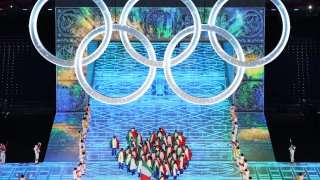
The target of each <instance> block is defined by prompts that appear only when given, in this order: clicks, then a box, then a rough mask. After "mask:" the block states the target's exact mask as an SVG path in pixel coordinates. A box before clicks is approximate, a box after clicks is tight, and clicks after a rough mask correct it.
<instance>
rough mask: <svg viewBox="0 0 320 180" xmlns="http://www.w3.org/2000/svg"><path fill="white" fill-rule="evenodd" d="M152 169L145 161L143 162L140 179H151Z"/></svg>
mask: <svg viewBox="0 0 320 180" xmlns="http://www.w3.org/2000/svg"><path fill="white" fill-rule="evenodd" d="M151 175H152V170H151V168H150V167H149V166H148V165H147V163H145V162H143V164H142V168H141V175H140V180H151Z"/></svg>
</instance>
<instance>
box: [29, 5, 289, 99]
mask: <svg viewBox="0 0 320 180" xmlns="http://www.w3.org/2000/svg"><path fill="white" fill-rule="evenodd" d="M47 1H48V0H38V2H37V3H36V5H35V7H34V8H33V9H32V12H31V16H30V21H29V31H30V36H31V39H32V42H33V44H34V46H35V47H36V49H37V50H38V52H39V53H40V54H41V55H42V56H43V57H44V58H45V59H47V60H48V61H50V62H52V63H54V64H56V65H58V66H62V67H70V68H73V67H74V68H75V72H76V76H77V78H78V80H79V83H80V85H81V86H82V88H83V89H84V90H85V91H86V92H87V93H88V94H89V95H90V96H91V97H93V98H94V99H96V100H98V101H101V102H103V103H107V104H116V105H119V104H126V103H130V102H133V101H135V100H137V99H138V98H139V97H141V96H142V95H143V94H144V93H145V92H146V91H147V90H148V89H149V88H150V86H151V84H152V82H153V80H154V78H155V75H156V70H157V68H163V69H164V74H165V78H166V80H167V82H168V84H169V86H170V87H171V89H172V90H173V91H174V92H175V93H176V94H177V96H179V97H180V98H182V99H184V100H186V101H188V102H190V103H194V104H200V105H208V104H215V103H218V102H221V101H223V100H225V99H226V98H228V97H229V96H230V95H231V94H233V93H234V92H235V91H236V89H237V88H238V87H239V85H240V83H241V80H242V78H243V76H244V70H245V68H253V67H259V66H263V65H265V64H267V63H270V62H271V61H273V60H274V59H275V58H276V57H277V56H279V54H280V53H281V52H282V51H283V49H284V47H285V45H286V43H287V42H288V38H289V34H290V20H289V15H288V12H287V10H286V9H285V7H284V5H283V4H282V2H281V1H280V0H271V1H272V2H273V3H274V4H275V5H276V7H277V8H278V10H279V12H280V15H281V18H282V23H283V30H282V35H281V38H280V41H279V43H278V45H277V46H276V48H275V49H274V50H273V51H272V52H271V53H270V54H268V55H267V56H265V57H263V58H261V59H259V60H255V61H245V56H244V52H243V50H242V48H241V46H240V44H239V42H238V41H237V39H236V38H235V37H234V36H233V35H232V34H230V33H229V32H227V31H226V30H224V29H222V28H220V27H217V26H214V24H215V21H216V18H217V15H218V12H219V11H220V10H221V8H222V6H223V5H224V4H225V3H226V2H227V1H228V0H218V1H217V3H216V4H215V5H214V7H213V9H212V11H211V13H210V16H209V23H208V24H201V22H200V15H199V13H198V10H197V8H196V6H195V5H194V4H193V2H192V1H191V0H181V1H182V2H183V3H184V4H185V5H186V6H187V8H188V9H189V11H190V12H191V15H192V18H193V23H194V24H193V26H190V27H188V28H185V29H183V30H182V31H180V32H179V33H178V34H177V35H176V36H175V37H173V38H172V40H171V41H170V42H169V45H168V47H167V48H166V51H165V53H164V57H163V60H162V61H158V60H157V59H156V53H155V50H154V48H153V46H152V44H151V42H150V41H149V40H148V38H147V37H146V36H145V35H143V34H142V33H141V32H139V31H138V30H137V29H135V28H133V27H131V26H127V25H126V20H127V18H128V15H129V12H130V10H131V9H132V7H133V6H134V5H135V4H136V3H137V2H138V0H129V1H128V2H127V4H126V5H125V7H124V9H123V11H122V13H121V17H120V24H119V25H118V24H112V20H111V15H110V12H109V10H108V8H107V6H106V5H105V3H104V2H103V0H93V1H94V2H95V3H96V5H97V6H98V8H99V9H100V10H101V12H102V15H103V19H104V22H105V25H104V26H101V27H98V28H96V29H94V30H93V31H91V32H90V33H89V34H88V35H87V36H86V37H85V38H84V39H83V40H82V42H81V43H80V45H79V47H78V49H77V52H76V56H75V61H67V60H63V59H60V58H57V57H56V56H54V55H52V54H51V53H50V52H48V51H47V50H46V49H45V47H44V46H43V45H42V43H41V41H40V39H39V36H38V32H37V19H38V16H39V12H40V10H41V8H42V7H43V5H44V4H45V3H46V2H47ZM115 30H116V31H119V32H120V38H121V41H122V43H123V45H124V47H125V49H126V50H127V52H128V53H129V54H130V55H131V56H132V57H133V58H134V59H135V60H137V61H139V62H140V63H142V64H144V65H146V66H148V67H149V73H148V76H147V78H146V80H145V82H144V83H143V84H142V86H141V87H140V88H139V89H138V90H136V91H135V92H134V93H132V94H130V95H128V96H125V97H120V98H113V97H108V96H104V95H102V94H100V93H98V92H97V91H95V90H94V89H93V88H92V87H91V86H90V85H89V84H88V82H87V80H86V77H85V76H84V73H83V69H82V67H83V66H84V65H87V64H89V63H91V62H93V61H95V60H97V59H98V58H99V57H100V56H101V55H102V54H103V52H104V51H105V50H106V49H107V47H108V44H109V42H110V39H111V35H112V31H115ZM201 31H208V33H209V39H210V42H211V44H212V47H213V48H214V50H215V51H216V52H217V54H218V55H219V56H220V57H221V58H222V59H223V60H225V61H227V62H228V63H230V64H232V65H235V66H236V67H237V72H236V76H235V77H234V79H233V81H232V83H231V84H230V86H229V87H228V88H226V89H225V90H224V91H223V92H222V93H220V94H219V95H216V96H214V97H208V98H198V97H195V96H192V95H190V94H188V93H186V92H184V91H183V90H182V89H180V87H179V86H178V85H177V84H176V82H175V80H174V78H173V76H172V73H171V67H172V66H175V65H177V64H179V63H181V62H182V61H184V60H186V59H187V58H188V57H189V56H190V55H191V54H192V52H193V51H194V50H195V48H196V46H197V44H198V42H199V39H200V35H201ZM103 33H104V37H103V40H102V42H101V44H100V46H99V47H98V48H97V50H96V51H95V52H94V53H93V54H91V55H90V56H88V57H85V58H82V57H83V54H84V52H85V49H86V48H87V46H88V44H89V43H90V41H92V40H93V39H94V38H95V37H96V36H98V35H100V34H103ZM127 33H129V34H131V35H133V36H134V37H135V38H137V39H138V40H139V41H141V42H142V44H143V45H144V46H145V48H146V49H147V53H148V58H146V57H144V56H142V55H141V54H139V53H138V52H137V51H136V50H135V49H134V48H133V46H132V45H131V43H130V40H129V38H128V35H127ZM216 33H217V34H218V35H220V36H222V37H223V38H225V39H226V40H227V41H229V42H230V44H231V45H232V46H233V47H234V49H235V53H236V55H237V58H234V57H232V56H230V55H228V54H227V53H226V52H225V51H224V50H223V49H222V48H221V46H220V45H219V43H218V40H217V37H216ZM190 34H193V37H192V39H191V41H190V44H189V45H188V46H187V48H186V49H185V50H184V51H183V52H182V53H181V54H179V55H178V56H176V57H175V58H172V53H173V51H174V48H175V47H176V45H177V44H178V43H179V42H180V41H181V40H182V39H183V38H185V37H186V36H188V35H190Z"/></svg>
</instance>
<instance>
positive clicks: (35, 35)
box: [29, 0, 112, 68]
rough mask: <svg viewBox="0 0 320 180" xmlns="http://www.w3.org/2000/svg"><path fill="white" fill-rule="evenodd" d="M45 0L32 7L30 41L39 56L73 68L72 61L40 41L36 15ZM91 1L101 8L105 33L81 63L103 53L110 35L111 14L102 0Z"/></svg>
mask: <svg viewBox="0 0 320 180" xmlns="http://www.w3.org/2000/svg"><path fill="white" fill-rule="evenodd" d="M47 1H48V0H38V1H37V3H36V4H35V5H34V7H33V8H32V11H31V15H30V19H29V33H30V36H31V40H32V43H33V45H34V46H35V47H36V49H37V51H38V52H39V53H40V54H41V56H42V57H44V58H45V59H46V60H48V61H49V62H51V63H53V64H55V65H57V66H62V67H68V68H73V67H74V62H73V61H68V60H64V59H61V58H58V57H56V56H54V55H53V54H51V53H50V52H49V51H48V50H47V49H46V48H45V47H44V46H43V44H42V43H41V41H40V38H39V35H38V30H37V22H38V16H39V13H40V10H41V8H42V7H43V6H44V4H45V3H46V2H47ZM93 2H94V3H95V4H96V5H97V6H98V8H99V9H100V10H101V13H102V15H103V19H104V22H105V26H107V28H106V29H105V35H104V37H103V39H102V42H101V44H100V46H99V47H98V48H97V49H96V50H95V52H93V53H92V54H91V55H90V56H88V57H86V58H84V60H83V61H84V63H83V65H87V64H89V63H90V61H94V59H98V58H99V57H100V56H101V55H102V54H103V52H104V51H105V49H107V47H108V45H109V42H110V39H111V35H112V19H111V14H110V11H109V9H108V7H107V6H106V4H105V3H104V2H103V0H93Z"/></svg>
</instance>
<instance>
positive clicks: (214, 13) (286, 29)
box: [208, 0, 290, 68]
mask: <svg viewBox="0 0 320 180" xmlns="http://www.w3.org/2000/svg"><path fill="white" fill-rule="evenodd" d="M227 2H228V0H218V1H217V2H216V3H215V4H214V6H213V8H212V10H211V12H210V15H209V20H208V24H210V25H215V23H216V19H217V17H218V13H219V12H220V10H221V8H222V6H223V5H224V4H225V3H227ZM271 2H272V3H273V4H274V5H275V6H276V7H277V9H278V10H279V12H280V15H281V19H282V33H281V38H280V41H279V43H278V44H277V46H276V47H275V48H274V50H273V51H272V52H270V53H269V54H268V55H266V56H265V57H263V58H261V59H258V60H254V61H245V62H243V61H238V60H237V59H235V58H234V57H231V56H229V55H228V54H227V53H226V52H225V51H224V50H223V49H222V48H221V46H220V45H219V42H218V39H217V36H216V35H215V33H209V39H210V42H211V45H212V47H213V49H214V50H215V51H216V52H217V54H218V55H219V56H220V57H221V58H222V59H223V60H225V61H227V62H228V63H230V64H232V65H234V66H238V67H239V66H241V67H246V68H255V67H259V66H263V65H266V64H268V63H270V62H271V61H273V60H274V59H276V58H277V57H278V56H279V55H280V53H281V52H282V51H283V49H284V47H285V46H286V44H287V42H288V39H289V35H290V19H289V15H288V11H287V9H286V7H285V6H284V5H283V3H282V2H281V1H280V0H271Z"/></svg>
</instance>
